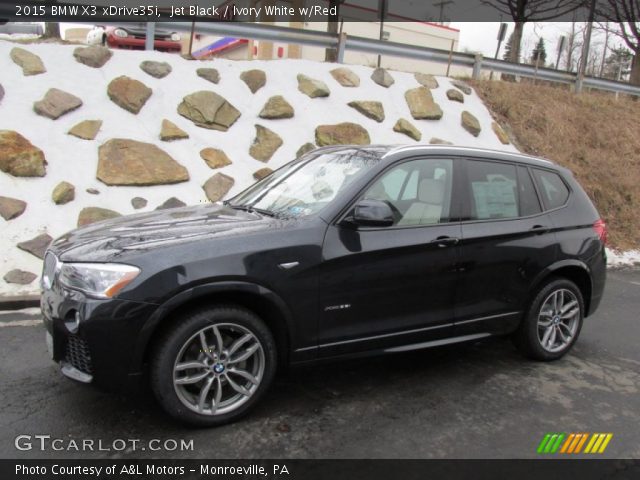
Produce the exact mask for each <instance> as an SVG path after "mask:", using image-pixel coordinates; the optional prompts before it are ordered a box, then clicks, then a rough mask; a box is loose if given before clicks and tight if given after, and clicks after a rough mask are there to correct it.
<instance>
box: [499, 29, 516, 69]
mask: <svg viewBox="0 0 640 480" xmlns="http://www.w3.org/2000/svg"><path fill="white" fill-rule="evenodd" d="M512 46H513V32H512V33H511V35H509V38H508V39H507V43H505V45H504V55H502V58H503V59H504V60H507V61H510V60H511V48H512ZM519 61H520V58H517V59H516V63H518V62H519Z"/></svg>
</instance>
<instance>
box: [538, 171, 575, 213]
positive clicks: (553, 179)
mask: <svg viewBox="0 0 640 480" xmlns="http://www.w3.org/2000/svg"><path fill="white" fill-rule="evenodd" d="M533 176H534V177H535V179H536V183H537V184H538V190H539V191H540V195H541V196H542V201H543V203H544V206H545V209H546V210H552V209H554V208H558V207H561V206H563V205H564V204H565V203H567V200H568V199H569V189H568V188H567V186H566V185H565V183H564V182H563V181H562V178H560V175H558V174H557V173H555V172H550V171H548V170H539V169H537V168H534V169H533Z"/></svg>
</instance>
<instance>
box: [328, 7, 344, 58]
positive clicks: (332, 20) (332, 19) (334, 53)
mask: <svg viewBox="0 0 640 480" xmlns="http://www.w3.org/2000/svg"><path fill="white" fill-rule="evenodd" d="M344 2H345V0H329V8H330V9H333V8H334V7H335V12H336V14H335V15H330V16H329V21H328V22H327V32H329V33H338V22H339V21H340V5H342V4H343V3H344ZM331 11H333V10H331ZM324 59H325V61H326V62H336V61H337V60H338V50H337V49H335V48H327V49H326V50H325V54H324Z"/></svg>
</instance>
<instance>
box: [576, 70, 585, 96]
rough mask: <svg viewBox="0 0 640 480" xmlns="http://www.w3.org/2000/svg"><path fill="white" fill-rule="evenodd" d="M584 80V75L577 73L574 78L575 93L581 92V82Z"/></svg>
mask: <svg viewBox="0 0 640 480" xmlns="http://www.w3.org/2000/svg"><path fill="white" fill-rule="evenodd" d="M583 81H584V77H583V76H582V75H581V74H580V73H578V76H577V78H576V93H581V92H582V82H583Z"/></svg>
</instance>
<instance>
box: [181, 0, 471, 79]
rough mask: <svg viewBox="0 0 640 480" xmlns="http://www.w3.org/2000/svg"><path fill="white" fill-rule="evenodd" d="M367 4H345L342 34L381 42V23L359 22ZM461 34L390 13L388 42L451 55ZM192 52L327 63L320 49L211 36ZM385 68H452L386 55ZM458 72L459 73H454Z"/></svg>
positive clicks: (355, 56) (200, 38)
mask: <svg viewBox="0 0 640 480" xmlns="http://www.w3.org/2000/svg"><path fill="white" fill-rule="evenodd" d="M265 1H266V0H265ZM362 1H363V0H347V1H346V2H345V3H344V4H342V6H341V10H340V16H341V18H343V19H344V20H345V21H344V22H341V24H340V25H341V28H342V31H343V32H344V33H346V34H347V35H353V36H357V37H365V38H372V39H378V38H380V23H379V22H376V21H366V22H365V21H353V19H354V18H362V17H361V16H359V15H358V12H359V11H360V10H367V9H366V7H363V6H359V5H358V4H357V2H362ZM350 2H352V3H350ZM261 3H262V2H261V1H257V2H256V5H260V4H261ZM277 3H282V4H285V5H303V4H304V0H289V1H283V0H278V2H277ZM390 3H391V2H390ZM369 15H370V16H371V18H375V11H371V12H370V13H369ZM262 23H266V24H270V25H276V26H283V27H290V28H301V29H306V30H315V31H327V23H326V22H304V21H292V22H276V21H268V20H265V21H264V22H262ZM459 35H460V31H459V30H457V29H455V28H451V27H449V26H448V24H447V23H434V22H427V21H420V20H417V19H416V18H410V17H405V16H404V15H400V14H399V13H395V12H393V11H390V12H388V13H387V14H386V16H385V22H384V26H383V39H384V40H387V41H390V42H396V43H404V44H408V45H415V46H421V47H430V48H436V49H440V50H446V51H449V50H452V51H457V50H458V41H459ZM183 42H184V49H183V52H184V53H188V48H189V35H188V34H187V35H185V36H184V38H183ZM192 53H193V54H194V56H196V57H197V58H208V57H224V58H230V59H235V60H247V59H249V60H251V59H260V60H270V59H278V58H304V59H308V60H316V61H323V60H324V59H325V50H324V49H322V48H318V47H310V46H305V45H288V44H286V43H279V42H267V41H257V40H247V39H240V38H230V37H213V36H207V35H196V36H195V38H194V39H193V47H192ZM344 61H345V63H347V64H360V65H368V66H372V67H373V66H377V64H378V56H377V55H375V54H366V53H360V52H353V51H347V52H346V53H345V58H344ZM381 66H383V67H385V68H390V69H396V70H404V71H422V72H425V73H432V74H437V75H443V74H445V73H446V70H447V65H446V64H439V63H430V62H423V61H419V60H411V59H405V58H398V57H389V56H383V57H382V58H381ZM452 73H457V72H453V71H452Z"/></svg>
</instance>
